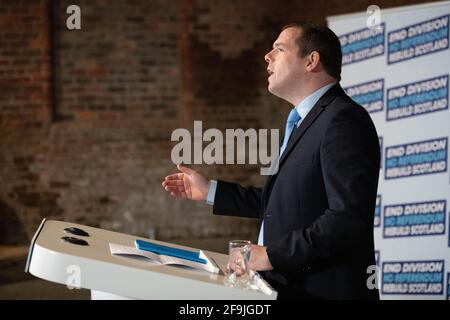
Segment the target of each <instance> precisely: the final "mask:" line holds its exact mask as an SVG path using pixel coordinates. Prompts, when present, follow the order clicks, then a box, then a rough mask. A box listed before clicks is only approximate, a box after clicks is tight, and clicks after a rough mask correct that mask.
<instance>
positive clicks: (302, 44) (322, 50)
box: [281, 21, 342, 81]
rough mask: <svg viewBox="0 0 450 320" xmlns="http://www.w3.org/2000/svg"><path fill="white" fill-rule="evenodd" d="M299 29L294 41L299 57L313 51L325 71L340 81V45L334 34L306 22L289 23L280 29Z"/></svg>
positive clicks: (325, 28) (327, 29)
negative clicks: (316, 53)
mask: <svg viewBox="0 0 450 320" xmlns="http://www.w3.org/2000/svg"><path fill="white" fill-rule="evenodd" d="M292 27H294V28H299V29H300V31H301V33H300V36H299V37H298V38H297V39H296V42H297V44H298V47H299V56H300V57H304V56H306V55H308V54H310V53H311V52H313V51H317V52H318V53H319V55H320V62H321V63H322V65H323V68H324V69H325V71H326V72H327V73H328V74H329V75H330V76H332V77H333V78H336V79H337V80H338V81H340V80H341V69H342V51H341V43H340V41H339V39H338V37H337V36H336V34H335V33H334V32H333V31H331V30H330V29H329V28H327V27H323V26H320V25H317V24H314V23H311V22H307V21H298V22H294V23H290V24H287V25H285V26H284V27H283V28H281V31H283V30H285V29H287V28H292Z"/></svg>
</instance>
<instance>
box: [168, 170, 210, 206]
mask: <svg viewBox="0 0 450 320" xmlns="http://www.w3.org/2000/svg"><path fill="white" fill-rule="evenodd" d="M177 168H178V170H180V172H179V173H173V174H171V175H168V176H167V177H165V178H164V181H163V183H162V186H163V187H164V189H165V190H166V191H167V192H169V193H170V195H171V196H173V197H175V198H183V199H190V200H204V201H206V198H207V197H208V191H209V187H210V185H211V182H210V181H209V180H206V178H205V177H203V176H202V175H201V174H199V173H197V172H196V171H195V170H192V169H189V168H186V167H183V166H182V165H180V164H179V165H178V166H177Z"/></svg>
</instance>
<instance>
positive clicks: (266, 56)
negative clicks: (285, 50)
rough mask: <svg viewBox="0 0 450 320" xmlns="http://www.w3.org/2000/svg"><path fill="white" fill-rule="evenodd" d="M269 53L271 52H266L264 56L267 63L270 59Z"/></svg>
mask: <svg viewBox="0 0 450 320" xmlns="http://www.w3.org/2000/svg"><path fill="white" fill-rule="evenodd" d="M270 53H271V52H269V53H267V54H266V55H265V56H264V60H266V62H267V63H269V62H270V61H271V60H272V57H271V55H270Z"/></svg>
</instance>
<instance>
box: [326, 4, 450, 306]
mask: <svg viewBox="0 0 450 320" xmlns="http://www.w3.org/2000/svg"><path fill="white" fill-rule="evenodd" d="M449 18H450V1H443V2H436V3H429V4H423V5H415V6H406V7H399V8H392V9H383V8H381V11H377V8H376V7H375V8H374V7H373V6H371V7H370V8H369V9H368V12H367V13H366V12H364V13H358V14H349V15H342V16H333V17H329V18H328V19H327V20H328V25H329V27H330V28H331V29H332V30H333V31H334V32H335V33H336V34H337V35H338V37H339V39H340V41H341V45H342V54H343V61H342V63H343V69H342V81H341V85H342V87H343V88H344V90H345V91H346V92H347V94H348V95H349V96H351V97H352V98H353V99H354V100H355V101H356V102H358V103H359V104H361V105H362V106H363V107H364V108H366V109H367V111H368V112H369V114H370V115H371V117H372V119H373V121H374V123H375V126H376V128H377V131H378V136H379V141H380V147H381V151H382V159H381V169H380V180H379V187H378V196H377V205H376V210H375V221H374V226H375V235H374V236H375V249H376V261H377V266H378V277H379V283H378V286H379V289H380V295H381V298H382V299H447V300H450V232H449V229H450V226H449V220H450V213H449V208H448V206H449V203H450V175H449V170H448V159H449V157H448V150H449V147H448V143H449V136H450V112H449V107H448V102H449V74H450V50H449Z"/></svg>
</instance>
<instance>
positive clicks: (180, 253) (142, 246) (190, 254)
mask: <svg viewBox="0 0 450 320" xmlns="http://www.w3.org/2000/svg"><path fill="white" fill-rule="evenodd" d="M135 243H136V248H138V249H139V250H144V251H150V252H153V253H157V254H163V255H166V256H171V257H176V258H181V259H185V260H189V261H194V262H199V263H203V264H207V263H208V262H207V261H206V260H205V259H202V258H200V252H195V251H189V250H183V249H178V248H172V247H168V246H164V245H161V244H156V243H152V242H148V241H143V240H136V241H135Z"/></svg>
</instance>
